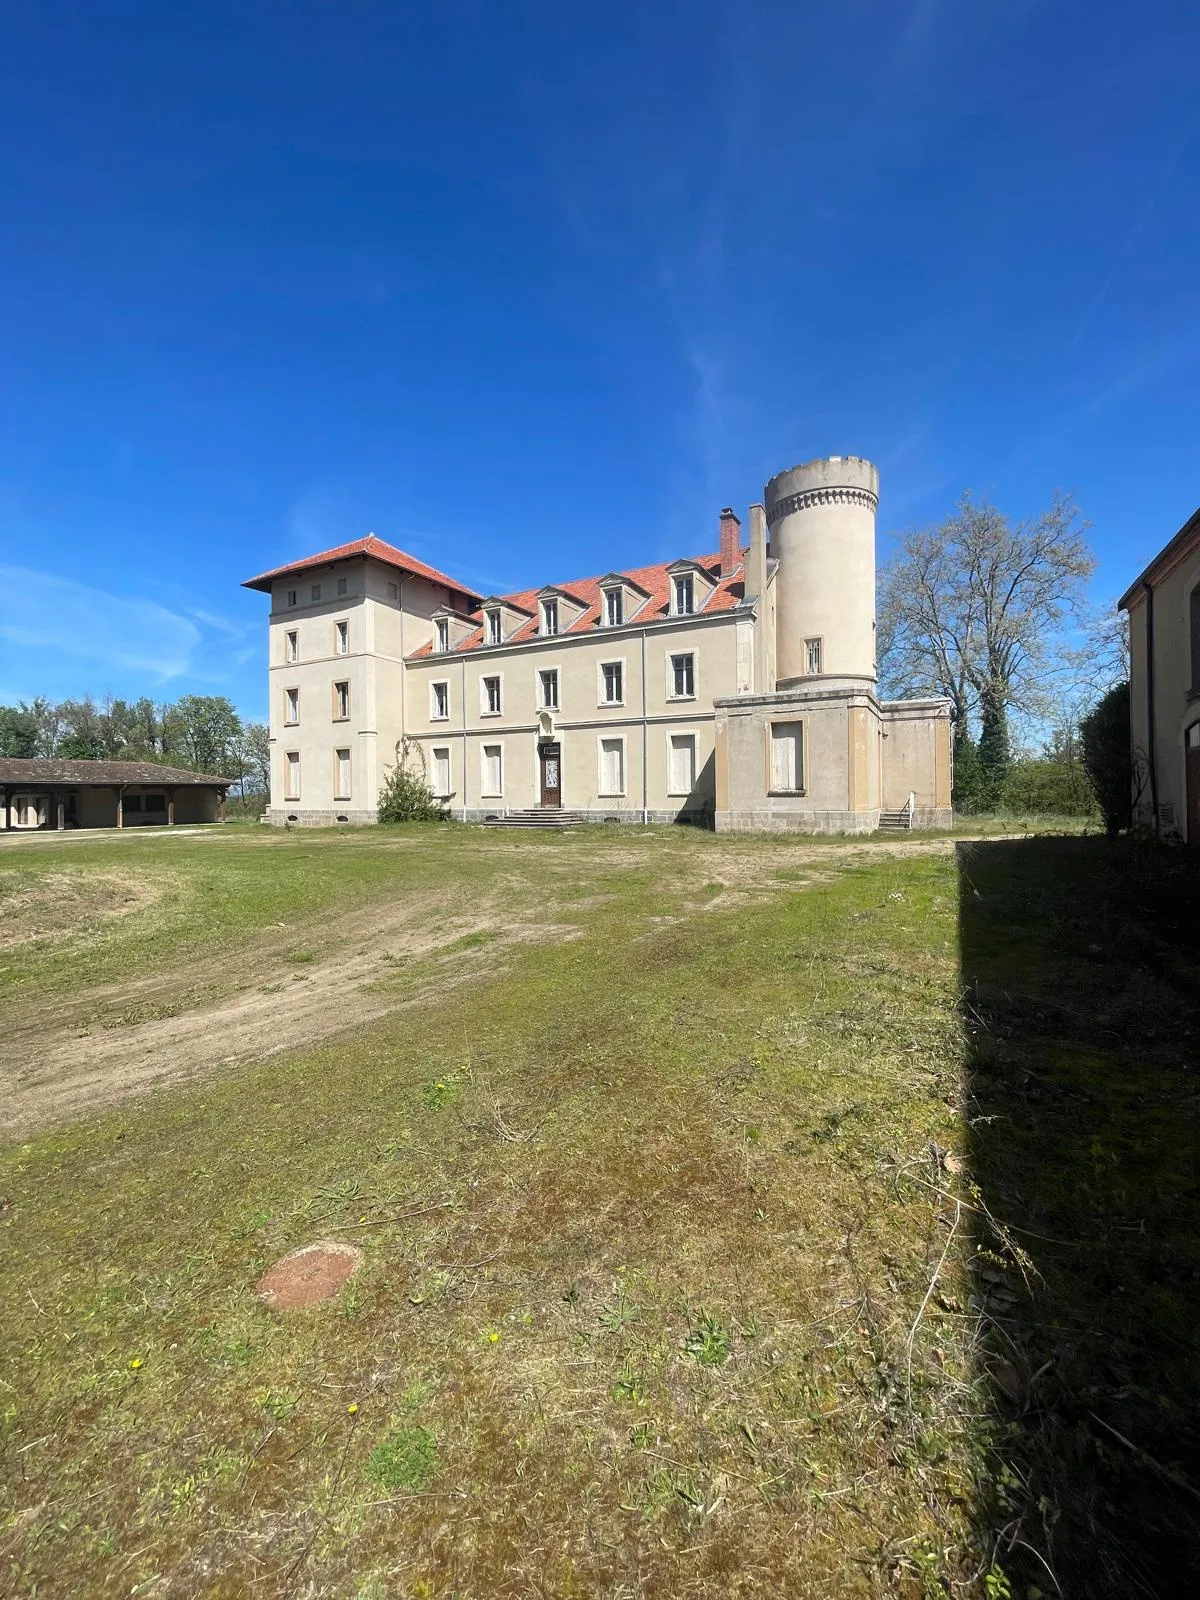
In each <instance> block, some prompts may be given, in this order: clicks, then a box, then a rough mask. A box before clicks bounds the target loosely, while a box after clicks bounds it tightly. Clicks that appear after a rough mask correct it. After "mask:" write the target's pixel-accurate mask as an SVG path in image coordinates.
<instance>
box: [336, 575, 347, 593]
mask: <svg viewBox="0 0 1200 1600" xmlns="http://www.w3.org/2000/svg"><path fill="white" fill-rule="evenodd" d="M337 592H338V593H339V594H345V592H346V580H345V578H339V579H338V581H337Z"/></svg>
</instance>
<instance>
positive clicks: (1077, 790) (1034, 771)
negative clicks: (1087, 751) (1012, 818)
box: [1000, 760, 1096, 817]
mask: <svg viewBox="0 0 1200 1600" xmlns="http://www.w3.org/2000/svg"><path fill="white" fill-rule="evenodd" d="M1000 804H1001V805H1002V807H1003V808H1004V810H1005V811H1019V812H1023V813H1025V814H1035V815H1042V816H1055V817H1089V816H1094V815H1095V812H1096V797H1095V795H1094V794H1093V793H1092V786H1091V784H1090V783H1089V782H1088V778H1087V773H1086V772H1085V771H1084V770H1083V768H1082V767H1081V766H1079V765H1078V763H1076V762H1072V761H1046V760H1035V761H1018V762H1017V763H1016V764H1015V765H1014V766H1012V767H1010V768H1009V772H1008V777H1007V778H1005V780H1004V787H1003V788H1002V790H1001V791H1000Z"/></svg>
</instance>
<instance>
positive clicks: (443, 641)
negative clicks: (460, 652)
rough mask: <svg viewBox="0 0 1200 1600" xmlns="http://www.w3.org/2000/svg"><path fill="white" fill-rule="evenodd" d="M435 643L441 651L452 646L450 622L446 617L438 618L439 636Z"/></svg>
mask: <svg viewBox="0 0 1200 1600" xmlns="http://www.w3.org/2000/svg"><path fill="white" fill-rule="evenodd" d="M435 643H436V646H437V649H438V650H439V651H445V650H449V648H450V624H449V622H448V621H447V619H446V618H445V617H439V618H438V619H437V638H436V641H435Z"/></svg>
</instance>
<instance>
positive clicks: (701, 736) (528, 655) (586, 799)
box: [406, 612, 752, 817]
mask: <svg viewBox="0 0 1200 1600" xmlns="http://www.w3.org/2000/svg"><path fill="white" fill-rule="evenodd" d="M739 620H740V621H741V622H742V623H743V626H744V624H745V621H746V620H747V614H743V613H738V612H720V613H717V614H715V615H714V616H712V617H711V618H705V617H704V616H703V614H700V615H698V616H696V617H692V618H689V619H687V620H686V621H684V620H680V621H678V622H676V621H670V622H664V621H659V622H656V623H653V624H650V625H649V626H647V627H645V628H640V627H638V626H637V623H636V619H634V621H633V622H632V623H631V624H630V625H629V626H627V627H624V628H614V629H612V630H597V631H596V632H594V633H589V634H586V635H582V636H571V635H561V634H560V635H558V636H556V637H555V638H552V639H545V640H542V639H537V640H530V641H527V642H525V643H523V644H520V645H513V646H504V645H500V646H495V647H492V648H486V649H479V650H472V651H471V652H470V653H469V654H468V655H463V656H460V655H456V654H455V653H454V652H450V653H448V654H446V655H431V656H427V657H422V658H421V659H420V660H418V661H411V660H410V661H409V663H408V671H407V674H406V718H407V725H408V729H409V732H410V733H411V734H413V735H415V736H417V737H419V739H420V743H421V748H422V750H423V752H424V755H425V759H426V763H427V770H428V772H429V773H430V774H432V770H433V754H432V753H433V750H434V749H435V748H438V747H441V748H448V749H449V751H450V770H451V789H452V791H453V802H452V806H453V809H454V810H455V811H459V810H461V809H464V808H465V809H466V810H467V811H469V812H477V811H482V812H488V811H496V812H500V811H504V810H523V809H525V808H527V807H530V806H535V805H538V804H540V802H541V794H540V790H539V784H540V768H539V764H538V759H537V745H538V742H539V740H540V739H541V738H543V737H548V738H552V739H555V740H557V741H558V743H559V744H560V745H561V747H562V777H563V790H562V803H563V805H564V806H565V807H566V808H568V809H570V810H585V811H587V810H590V811H596V812H602V813H603V814H604V815H606V816H607V815H617V814H630V815H634V814H636V815H637V816H638V817H640V816H641V813H642V809H643V806H645V808H646V809H647V810H649V811H651V812H655V813H660V814H668V813H669V814H671V815H675V814H677V813H678V812H680V811H683V810H698V809H702V808H704V807H705V806H707V807H708V808H709V809H710V810H711V807H712V804H713V797H714V793H713V771H714V763H713V712H712V703H713V700H714V699H715V698H716V697H717V696H718V695H722V694H731V693H734V692H735V689H736V685H737V674H738V645H737V632H738V623H739ZM643 651H644V658H645V684H644V688H643V673H642V663H643ZM682 652H690V653H691V654H692V655H693V657H694V673H695V691H696V692H695V695H694V696H693V697H691V698H687V699H683V698H680V699H676V698H675V697H674V694H673V687H672V676H671V668H670V657H671V656H673V655H677V654H680V653H682ZM751 654H752V652H751ZM745 659H746V652H745V650H743V652H742V661H743V665H744V663H745ZM608 661H620V662H621V664H622V667H623V679H624V702H623V704H622V705H621V706H609V705H606V704H605V703H604V701H603V698H602V675H601V670H600V669H601V666H602V664H603V663H604V662H608ZM551 668H554V669H557V671H558V675H559V708H558V710H557V712H552V713H551V714H550V717H549V721H548V723H547V721H546V719H545V718H544V716H542V715H541V714H540V711H539V702H538V673H540V672H542V671H545V670H547V669H551ZM492 676H499V677H500V679H501V694H502V708H503V709H502V711H501V714H500V715H499V716H492V715H489V714H488V713H487V712H485V711H484V710H483V709H482V706H483V698H482V693H483V692H482V687H481V684H482V680H483V679H484V678H487V677H492ZM439 681H440V682H444V683H445V684H446V685H447V688H448V692H449V716H448V717H447V718H446V719H445V720H444V721H434V720H433V719H432V718H431V715H430V712H431V685H432V684H433V683H435V682H439ZM643 716H644V718H645V724H644V728H643ZM672 733H674V734H693V735H694V736H695V739H696V773H697V782H696V785H695V787H694V788H693V790H692V791H691V793H690V794H687V795H684V794H674V793H671V792H670V787H669V783H668V776H669V758H668V740H669V737H670V735H671V734H672ZM602 737H607V738H616V737H620V738H623V739H624V751H625V758H624V769H625V783H624V793H623V794H620V795H607V794H602V793H600V783H599V741H600V739H601V738H602ZM485 744H486V745H491V744H500V745H501V746H502V748H503V769H504V779H503V794H502V795H499V796H495V795H485V794H484V793H483V788H482V781H481V780H482V771H483V754H482V752H483V746H484V745H485ZM643 750H644V760H643ZM643 772H644V774H645V782H644V785H643Z"/></svg>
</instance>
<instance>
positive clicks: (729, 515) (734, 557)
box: [721, 506, 742, 578]
mask: <svg viewBox="0 0 1200 1600" xmlns="http://www.w3.org/2000/svg"><path fill="white" fill-rule="evenodd" d="M741 529H742V524H741V522H740V520H739V519H738V517H736V516H735V515H734V513H733V510H732V509H731V507H729V506H726V507H725V509H724V511H722V513H721V576H722V577H723V578H731V577H732V576H733V574H734V573H735V572H736V571H737V569H738V568H739V567H740V566H741V564H742V537H741Z"/></svg>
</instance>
